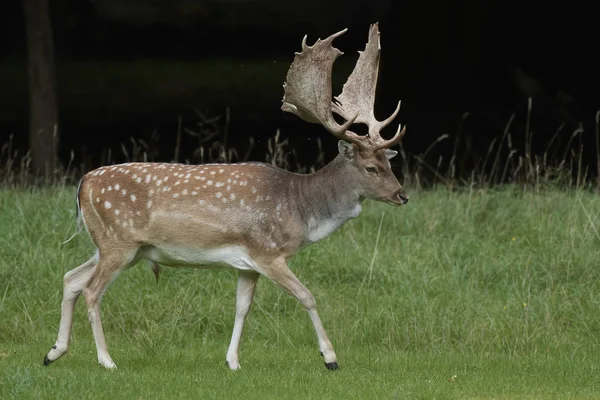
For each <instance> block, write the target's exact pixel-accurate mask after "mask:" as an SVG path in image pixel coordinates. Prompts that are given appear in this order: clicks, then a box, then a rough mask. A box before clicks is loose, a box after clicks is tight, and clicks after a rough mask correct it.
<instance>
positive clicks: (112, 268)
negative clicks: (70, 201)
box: [83, 244, 137, 369]
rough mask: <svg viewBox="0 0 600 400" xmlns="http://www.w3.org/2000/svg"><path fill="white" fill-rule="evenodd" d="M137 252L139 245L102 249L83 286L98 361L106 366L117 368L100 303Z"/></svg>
mask: <svg viewBox="0 0 600 400" xmlns="http://www.w3.org/2000/svg"><path fill="white" fill-rule="evenodd" d="M136 253H137V247H132V248H123V247H116V246H114V244H113V245H112V246H110V247H107V249H100V257H99V260H98V264H97V265H96V268H94V271H93V273H92V274H91V277H90V279H89V280H88V282H87V284H86V285H85V287H84V288H83V296H84V297H85V302H86V304H87V309H88V319H89V321H90V325H91V326H92V333H93V334H94V341H95V343H96V350H97V352H98V363H99V364H100V365H102V366H103V367H105V368H109V369H112V368H116V367H117V366H116V365H115V363H114V362H113V360H112V358H111V357H110V354H108V349H107V346H106V339H105V338H104V330H103V329H102V321H101V319H100V303H101V302H102V296H103V295H104V292H105V291H106V289H107V288H108V285H109V284H110V283H111V282H112V281H113V280H114V279H115V278H116V277H117V276H118V275H119V273H120V272H121V271H122V270H123V269H125V268H127V267H128V266H130V265H131V264H132V263H133V262H134V260H135V256H136Z"/></svg>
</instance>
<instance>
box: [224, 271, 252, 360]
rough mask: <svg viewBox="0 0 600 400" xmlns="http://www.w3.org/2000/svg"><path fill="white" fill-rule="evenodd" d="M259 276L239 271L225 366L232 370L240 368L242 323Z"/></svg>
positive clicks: (250, 303) (250, 272) (248, 309)
mask: <svg viewBox="0 0 600 400" xmlns="http://www.w3.org/2000/svg"><path fill="white" fill-rule="evenodd" d="M259 276H260V275H259V274H258V273H257V272H254V271H240V275H239V277H238V285H237V298H236V305H235V322H234V324H233V333H232V334H231V342H230V343H229V349H228V350H227V358H226V359H227V365H228V366H229V368H231V369H232V370H236V369H238V368H240V363H239V360H238V349H239V347H240V339H241V338H242V329H243V328H244V321H245V320H246V316H247V315H248V312H249V311H250V306H251V305H252V298H253V297H254V288H256V282H258V278H259Z"/></svg>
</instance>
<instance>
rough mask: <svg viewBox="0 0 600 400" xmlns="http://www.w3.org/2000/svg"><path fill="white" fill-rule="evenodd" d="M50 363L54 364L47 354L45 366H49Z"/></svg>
mask: <svg viewBox="0 0 600 400" xmlns="http://www.w3.org/2000/svg"><path fill="white" fill-rule="evenodd" d="M50 364H52V361H50V359H49V358H48V356H45V357H44V367H47V366H48V365H50Z"/></svg>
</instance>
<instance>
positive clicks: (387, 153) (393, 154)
mask: <svg viewBox="0 0 600 400" xmlns="http://www.w3.org/2000/svg"><path fill="white" fill-rule="evenodd" d="M396 154H398V152H397V151H396V150H390V149H385V156H386V158H387V159H388V160H391V159H392V158H394V157H396Z"/></svg>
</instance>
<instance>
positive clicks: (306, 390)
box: [0, 187, 600, 399]
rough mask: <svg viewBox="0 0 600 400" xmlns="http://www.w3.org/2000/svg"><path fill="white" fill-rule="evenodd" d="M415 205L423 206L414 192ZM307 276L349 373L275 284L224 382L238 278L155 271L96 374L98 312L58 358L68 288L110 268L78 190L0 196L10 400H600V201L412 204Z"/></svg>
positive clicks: (454, 196)
mask: <svg viewBox="0 0 600 400" xmlns="http://www.w3.org/2000/svg"><path fill="white" fill-rule="evenodd" d="M408 189H410V188H408ZM409 193H410V195H411V201H410V203H409V204H408V205H407V206H406V207H400V208H392V207H390V206H386V205H382V204H376V203H373V202H366V203H365V207H364V212H363V214H362V215H361V216H360V217H359V218H357V219H355V220H353V221H350V222H349V223H348V224H346V225H345V226H343V227H342V229H341V230H339V231H338V232H336V233H335V234H333V235H332V236H331V237H330V238H329V239H327V240H325V241H323V242H320V243H318V244H316V245H314V246H312V247H309V248H307V249H305V250H304V251H303V252H301V253H300V254H298V255H297V256H296V258H295V259H294V260H293V262H292V264H291V266H292V269H293V270H294V271H295V272H296V274H297V275H298V277H299V278H300V279H301V280H302V281H303V282H304V283H305V285H306V286H307V287H308V288H309V289H311V291H312V292H313V294H314V295H315V297H316V299H317V304H318V308H319V311H320V314H321V318H322V319H323V322H324V324H325V328H326V329H327V331H328V333H329V337H330V339H331V341H332V342H333V345H334V347H335V349H336V352H337V355H338V359H339V362H340V370H339V371H328V370H326V369H325V367H324V366H323V362H322V359H321V358H320V356H319V354H318V347H317V344H316V338H315V335H314V332H313V328H312V324H311V323H310V320H309V318H308V315H307V314H306V312H305V311H304V309H303V308H302V307H301V306H300V305H299V304H298V303H297V302H296V300H294V299H292V298H291V297H289V296H288V295H286V294H285V293H283V292H282V291H281V290H280V289H278V288H277V287H276V286H275V285H274V284H272V283H271V282H269V281H267V280H266V279H264V278H263V279H261V281H260V282H259V285H258V289H257V295H256V297H255V302H254V305H253V308H252V311H251V313H250V315H249V318H248V321H247V324H246V326H245V330H244V336H243V338H242V344H241V349H240V362H241V365H242V369H241V370H240V371H236V372H233V371H230V370H229V369H228V368H227V367H226V366H225V352H226V351H227V345H228V342H229V338H230V334H231V329H232V327H233V317H234V309H235V285H236V279H235V272H233V271H229V270H216V271H202V270H191V269H168V268H164V269H163V270H162V274H161V277H160V280H159V283H158V284H157V283H156V282H155V279H154V276H153V274H152V273H151V271H150V270H149V269H148V268H146V267H145V266H142V265H138V266H136V267H134V268H132V269H130V270H128V271H126V272H125V273H123V274H122V275H121V276H120V277H119V279H117V280H116V281H115V283H114V284H113V285H112V287H111V288H110V289H109V290H108V292H107V294H106V296H105V297H104V301H103V322H104V329H105V332H106V336H107V341H108V346H109V350H110V352H111V355H112V357H113V359H114V361H115V362H116V363H117V365H118V366H119V368H118V369H117V370H115V371H108V370H105V369H103V368H102V367H100V366H99V365H98V364H97V360H96V352H95V347H94V343H93V338H92V332H91V329H90V326H89V324H88V321H87V317H86V310H85V305H84V304H85V303H84V301H83V300H81V299H80V301H79V302H78V304H77V307H76V313H75V317H74V326H73V337H72V342H71V347H70V350H69V353H68V354H67V355H65V356H64V357H63V358H62V359H60V360H59V361H57V362H56V363H54V364H52V365H51V366H49V367H43V366H42V360H43V358H44V355H45V354H46V352H47V351H48V350H49V349H50V347H51V346H52V345H53V344H54V341H55V339H56V333H57V329H58V322H59V316H60V301H61V297H62V276H63V274H64V273H65V272H66V271H67V270H69V269H71V268H74V267H75V266H77V265H79V264H80V263H82V262H83V261H85V260H86V259H87V258H88V257H89V256H90V254H91V252H92V251H93V250H92V249H93V247H92V245H91V242H90V241H89V239H88V238H87V235H85V234H81V235H79V236H77V237H76V238H75V239H74V240H73V241H71V242H70V243H68V244H66V245H64V246H61V245H60V244H59V243H60V241H62V240H65V239H66V238H68V237H69V236H70V235H71V234H72V233H73V231H74V229H75V215H74V214H75V204H74V199H75V189H74V188H62V189H61V188H57V189H45V190H40V189H28V190H25V189H23V190H0V398H2V399H5V398H19V399H21V398H93V399H98V398H111V399H116V398H127V399H131V398H139V399H150V398H228V399H229V398H244V399H266V398H286V399H287V398H290V399H328V398H332V399H366V398H368V399H413V398H417V399H418V398H423V399H433V398H436V399H480V398H496V399H571V398H573V399H586V398H587V399H593V398H600V343H599V341H600V236H599V234H598V230H599V229H600V199H599V198H598V196H597V195H596V194H593V193H589V192H584V191H576V190H572V191H567V190H556V189H543V190H539V191H538V190H530V191H526V192H524V191H522V190H520V189H516V188H511V187H505V188H503V189H496V190H485V191H484V190H481V191H480V190H475V189H473V190H471V191H469V190H463V191H454V192H450V191H446V190H443V189H437V190H430V191H417V192H414V191H410V190H409Z"/></svg>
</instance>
